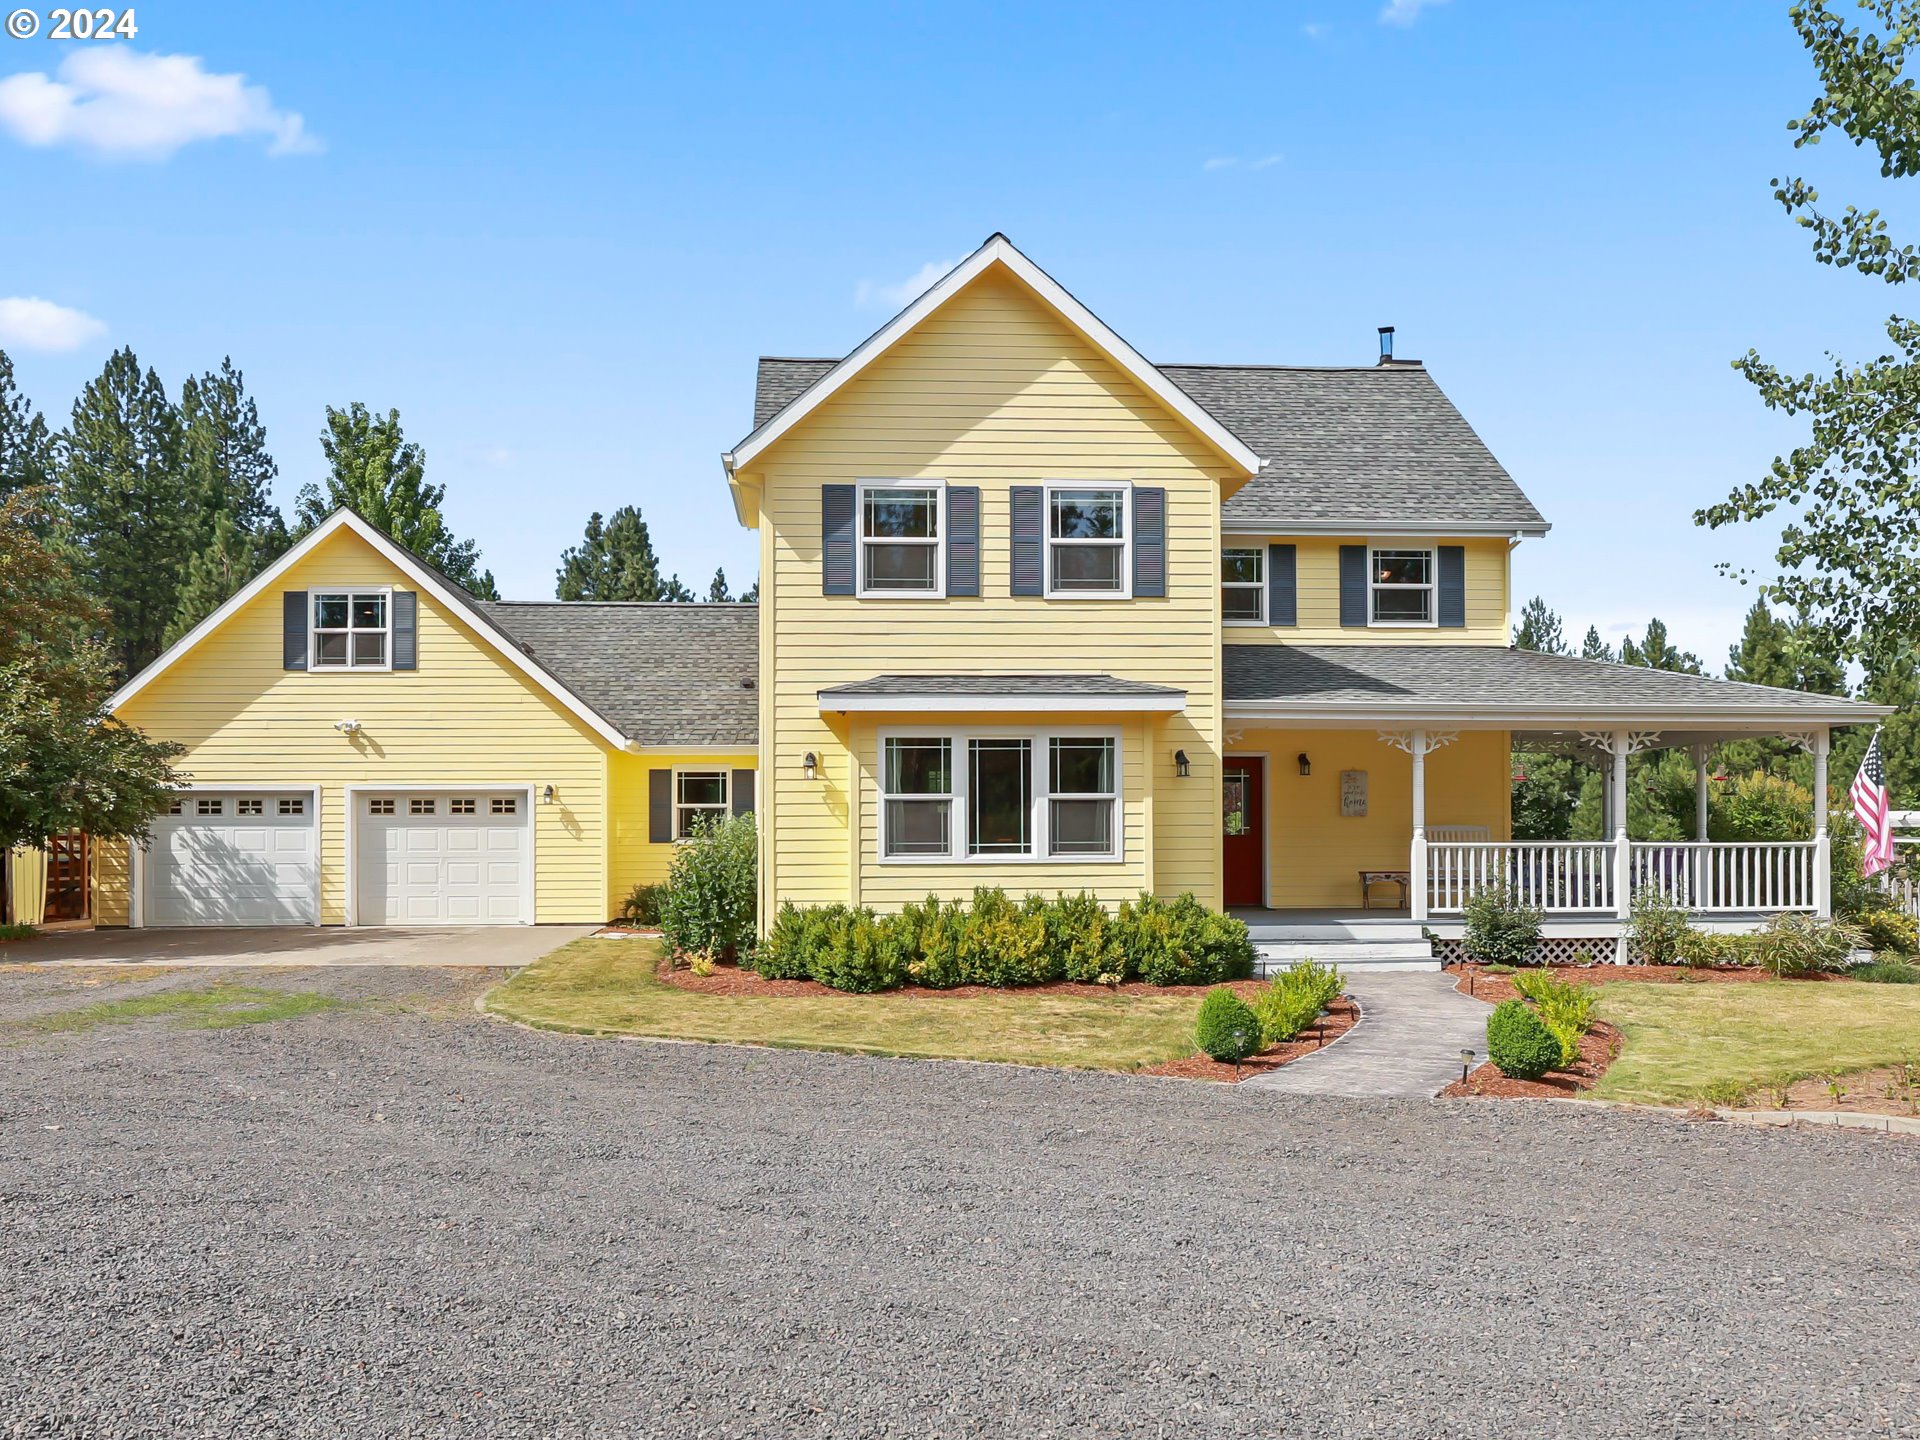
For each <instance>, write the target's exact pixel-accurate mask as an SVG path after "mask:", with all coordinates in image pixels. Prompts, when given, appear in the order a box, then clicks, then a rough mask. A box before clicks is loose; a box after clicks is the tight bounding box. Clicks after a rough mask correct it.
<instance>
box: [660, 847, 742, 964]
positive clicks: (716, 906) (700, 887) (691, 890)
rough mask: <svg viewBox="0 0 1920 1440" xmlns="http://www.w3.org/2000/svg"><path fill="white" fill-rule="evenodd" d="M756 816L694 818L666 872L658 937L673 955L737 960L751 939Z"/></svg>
mask: <svg viewBox="0 0 1920 1440" xmlns="http://www.w3.org/2000/svg"><path fill="white" fill-rule="evenodd" d="M754 851H755V839H754V829H753V817H752V816H751V815H734V816H729V817H726V818H724V819H719V820H707V819H700V820H696V821H694V825H693V833H692V835H691V836H690V837H689V838H688V839H687V840H685V841H684V842H682V843H681V845H680V847H679V848H678V850H677V851H676V852H675V854H674V857H673V868H672V869H671V870H670V871H668V872H667V893H666V895H665V897H664V898H663V899H662V900H661V903H660V941H661V944H662V945H663V946H664V947H665V949H666V952H667V953H668V954H669V955H693V954H696V953H700V952H705V953H706V954H708V955H711V956H713V957H715V958H716V959H722V960H733V959H737V958H738V957H739V956H740V955H742V954H743V953H745V952H746V951H747V949H748V948H749V947H750V946H751V945H752V943H753V930H754V905H755V897H754V892H755V875H754V866H755V856H754Z"/></svg>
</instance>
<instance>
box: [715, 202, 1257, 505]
mask: <svg viewBox="0 0 1920 1440" xmlns="http://www.w3.org/2000/svg"><path fill="white" fill-rule="evenodd" d="M992 265H1004V266H1006V268H1007V269H1008V270H1010V271H1011V272H1012V273H1013V274H1014V275H1016V276H1017V277H1019V279H1020V280H1022V281H1023V282H1025V284H1026V285H1027V286H1028V287H1029V288H1031V289H1032V290H1033V291H1034V292H1035V293H1036V294H1037V295H1039V296H1040V298H1041V299H1042V300H1044V301H1046V302H1047V304H1049V305H1051V306H1052V307H1053V308H1054V310H1055V311H1057V312H1058V313H1059V315H1060V316H1061V318H1062V319H1064V320H1065V321H1066V322H1067V323H1068V324H1069V325H1071V326H1073V328H1074V329H1076V330H1078V331H1080V332H1081V333H1082V334H1084V335H1085V336H1086V337H1087V338H1088V339H1089V340H1091V341H1092V342H1093V343H1094V344H1095V345H1096V346H1097V347H1099V348H1100V349H1101V350H1104V351H1105V352H1106V353H1107V354H1108V355H1109V356H1111V357H1112V358H1113V360H1114V361H1115V362H1116V363H1117V364H1118V365H1119V366H1120V368H1121V369H1123V370H1125V371H1126V372H1127V374H1128V375H1129V376H1130V377H1131V378H1132V379H1133V380H1134V381H1135V382H1136V383H1137V384H1138V385H1139V386H1140V387H1141V388H1142V389H1144V390H1145V391H1146V392H1147V393H1148V394H1150V395H1152V396H1153V397H1154V398H1155V399H1156V400H1158V401H1159V402H1160V403H1161V404H1162V405H1164V406H1165V407H1166V408H1167V409H1169V410H1171V411H1173V413H1174V414H1176V415H1178V416H1179V417H1180V418H1181V419H1182V420H1183V421H1185V422H1186V424H1187V426H1188V428H1190V429H1191V430H1192V431H1193V432H1194V433H1195V434H1197V435H1199V436H1200V437H1201V438H1202V439H1203V440H1205V441H1206V442H1207V443H1208V444H1209V445H1211V446H1212V447H1213V448H1214V449H1215V450H1217V451H1219V452H1220V453H1221V454H1222V455H1224V456H1225V457H1226V458H1227V459H1229V460H1231V461H1232V462H1233V463H1234V464H1236V465H1238V466H1239V467H1240V468H1241V469H1243V470H1245V471H1246V472H1247V474H1248V475H1249V476H1252V475H1254V474H1257V473H1258V472H1259V469H1260V467H1261V466H1262V465H1263V464H1265V463H1266V462H1265V461H1264V460H1263V459H1261V457H1260V456H1258V455H1256V454H1255V453H1254V452H1253V451H1252V450H1251V449H1249V448H1248V446H1247V444H1246V442H1245V441H1243V440H1241V439H1240V438H1239V437H1238V436H1237V435H1235V434H1234V433H1233V432H1232V431H1230V430H1228V429H1227V427H1226V426H1224V425H1222V424H1221V423H1220V422H1219V421H1218V420H1216V419H1215V418H1214V417H1213V416H1212V415H1210V414H1208V413H1207V411H1206V410H1205V409H1204V408H1202V407H1201V406H1200V404H1199V403H1198V402H1196V401H1195V400H1194V398H1193V397H1192V396H1191V395H1189V394H1187V392H1186V391H1184V390H1182V389H1181V388H1180V387H1179V386H1178V385H1176V384H1174V383H1173V381H1171V380H1169V379H1168V378H1167V377H1166V376H1165V375H1163V374H1161V373H1160V371H1159V370H1158V369H1157V368H1156V367H1155V366H1154V365H1152V364H1151V363H1150V362H1149V361H1148V360H1147V359H1146V357H1145V356H1143V355H1142V354H1141V353H1140V352H1139V351H1137V350H1135V349H1134V348H1133V347H1132V346H1131V345H1129V344H1128V343H1127V342H1126V341H1125V340H1122V339H1121V338H1120V337H1119V335H1117V334H1115V333H1114V332H1113V331H1112V330H1111V329H1109V328H1108V326H1107V324H1106V322H1105V321H1103V320H1102V319H1101V318H1100V317H1099V316H1098V315H1095V314H1094V313H1093V312H1092V311H1091V310H1089V309H1088V308H1087V307H1086V306H1085V305H1083V304H1081V303H1080V301H1078V300H1077V299H1075V298H1074V297H1073V296H1072V295H1071V294H1070V293H1069V292H1068V291H1067V290H1066V289H1065V287H1063V286H1062V285H1061V284H1060V283H1059V282H1058V281H1057V280H1055V279H1054V278H1053V277H1052V276H1051V275H1049V274H1047V272H1046V271H1044V270H1042V269H1041V268H1040V267H1039V266H1038V265H1036V264H1034V263H1033V261H1031V260H1029V259H1028V258H1027V257H1026V256H1025V255H1022V254H1021V253H1020V252H1019V251H1018V250H1017V249H1015V248H1014V245H1013V242H1012V241H1011V240H1009V239H1007V237H1006V236H1004V235H995V236H993V237H992V238H991V239H989V240H988V241H987V243H986V244H984V245H982V246H981V247H980V248H979V249H978V250H976V251H974V252H973V254H971V255H969V256H968V257H967V258H966V259H964V260H962V261H961V262H960V263H959V264H958V265H956V266H954V267H953V269H951V270H949V271H948V272H947V273H946V274H945V275H944V276H942V277H941V279H940V280H939V281H938V282H937V283H936V284H935V285H934V286H933V288H932V289H930V290H928V291H927V292H926V293H925V294H924V295H922V296H921V297H920V298H919V299H918V300H915V301H914V302H913V303H912V304H911V305H909V306H907V308H906V309H904V310H902V311H901V312H900V313H899V314H898V315H896V316H894V317H893V319H891V320H889V321H888V322H887V323H886V324H885V325H883V326H881V327H880V328H879V329H878V330H876V331H874V332H873V334H871V335H869V336H868V337H867V338H866V339H865V340H864V341H862V342H861V344H860V346H859V347H858V348H857V349H856V350H854V352H853V353H852V354H851V355H849V356H847V358H846V359H844V360H842V361H841V362H840V363H839V364H837V365H835V366H834V367H833V368H832V369H831V370H829V371H828V372H827V373H826V374H825V375H822V376H821V377H820V378H819V379H818V380H816V381H814V382H813V384H812V385H810V386H808V387H807V388H806V389H805V390H804V391H802V392H801V393H800V395H799V396H798V397H797V398H796V399H794V400H793V401H791V402H790V403H789V404H788V405H787V407H786V408H785V409H783V410H782V411H781V412H780V413H779V414H778V415H775V416H773V417H772V418H771V419H769V420H768V421H767V422H766V423H765V424H764V425H762V426H760V427H759V428H758V429H757V430H755V431H754V432H753V433H752V434H751V435H749V436H747V438H746V439H744V440H742V441H741V442H740V443H739V444H738V445H736V446H735V447H734V448H733V449H732V450H731V451H729V452H728V453H727V454H725V455H724V456H722V457H721V459H722V461H723V463H724V464H725V465H726V467H727V470H728V473H729V474H731V473H734V472H736V471H738V470H740V469H742V468H743V467H745V466H747V465H750V464H752V463H753V459H754V457H755V456H756V455H758V454H760V452H761V451H763V450H765V449H766V448H767V447H768V446H769V445H771V444H773V443H774V441H776V440H778V439H779V438H780V437H781V436H782V435H784V434H786V433H787V432H788V431H789V430H791V429H792V428H793V427H794V426H795V425H797V424H799V423H800V422H801V421H802V420H804V419H805V418H806V417H807V416H808V415H810V414H812V413H813V411H815V410H816V409H818V408H819V407H820V406H821V405H822V404H823V403H825V402H826V401H827V399H829V398H830V397H831V396H832V395H833V394H834V392H835V391H837V390H839V389H840V388H841V386H843V385H845V384H846V383H847V382H848V381H850V380H852V379H853V378H854V377H855V376H856V375H858V374H859V373H860V372H861V371H862V370H864V369H866V368H867V366H868V365H870V364H872V363H873V362H874V361H875V360H877V359H879V358H880V356H882V355H884V354H885V353H886V352H887V351H888V349H890V348H891V347H892V345H893V343H894V341H896V340H898V339H900V338H901V337H902V336H903V335H906V334H908V333H909V332H911V331H912V330H913V329H915V328H916V327H917V326H918V325H919V324H920V322H921V321H922V320H924V319H926V318H927V316H929V315H931V314H932V313H933V312H934V311H935V310H938V309H939V308H940V307H941V306H942V305H944V304H946V303H947V301H949V300H950V299H952V298H953V297H954V296H955V295H957V294H958V293H959V292H960V291H961V290H963V289H964V288H965V287H966V286H967V285H968V284H969V283H971V282H972V281H973V280H974V278H975V277H977V276H978V275H979V274H980V273H981V272H982V271H984V270H986V269H987V268H988V267H989V266H992Z"/></svg>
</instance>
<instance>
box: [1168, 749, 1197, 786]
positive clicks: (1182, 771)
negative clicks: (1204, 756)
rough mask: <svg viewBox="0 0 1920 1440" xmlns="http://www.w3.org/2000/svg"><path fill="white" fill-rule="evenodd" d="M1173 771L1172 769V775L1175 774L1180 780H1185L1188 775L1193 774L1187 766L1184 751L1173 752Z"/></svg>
mask: <svg viewBox="0 0 1920 1440" xmlns="http://www.w3.org/2000/svg"><path fill="white" fill-rule="evenodd" d="M1173 769H1174V773H1175V774H1177V775H1178V776H1179V777H1180V778H1181V779H1182V780H1184V779H1186V778H1187V776H1188V775H1190V774H1192V773H1193V772H1192V770H1191V769H1190V768H1189V767H1188V765H1187V752H1186V751H1184V750H1176V751H1174V752H1173Z"/></svg>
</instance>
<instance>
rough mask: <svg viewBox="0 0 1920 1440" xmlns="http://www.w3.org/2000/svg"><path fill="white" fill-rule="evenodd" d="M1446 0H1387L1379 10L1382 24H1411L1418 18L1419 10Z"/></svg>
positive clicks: (1442, 3) (1444, 2) (1443, 2)
mask: <svg viewBox="0 0 1920 1440" xmlns="http://www.w3.org/2000/svg"><path fill="white" fill-rule="evenodd" d="M1446 3H1447V0H1387V8H1386V9H1384V10H1382V11H1381V12H1380V23H1381V24H1382V25H1411V24H1413V22H1414V21H1416V20H1418V19H1419V18H1420V12H1421V11H1422V10H1425V9H1426V8H1427V7H1428V6H1429V5H1444V4H1446Z"/></svg>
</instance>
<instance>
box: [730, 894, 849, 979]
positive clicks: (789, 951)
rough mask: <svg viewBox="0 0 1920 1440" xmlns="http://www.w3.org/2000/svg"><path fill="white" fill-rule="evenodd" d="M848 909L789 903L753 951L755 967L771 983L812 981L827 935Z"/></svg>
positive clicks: (775, 917) (841, 906) (782, 908)
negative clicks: (805, 906)
mask: <svg viewBox="0 0 1920 1440" xmlns="http://www.w3.org/2000/svg"><path fill="white" fill-rule="evenodd" d="M846 908H847V907H846V906H844V905H810V906H808V907H807V908H806V909H804V910H802V909H801V908H800V907H799V906H797V905H795V904H794V903H793V902H792V901H791V900H789V901H787V902H786V903H785V904H784V905H782V906H781V907H780V913H779V914H778V915H775V916H774V917H773V924H772V925H771V926H769V927H768V929H767V938H766V939H764V940H762V941H761V942H760V944H759V946H758V948H756V949H755V951H754V952H753V968H754V969H755V970H757V971H759V972H760V973H761V974H762V975H763V976H765V977H766V978H767V979H769V980H810V979H812V978H813V959H814V956H816V955H818V954H819V953H820V952H821V951H822V950H823V949H825V948H826V943H827V938H826V937H827V932H828V930H829V928H830V927H831V926H832V925H833V924H834V922H835V921H836V920H837V919H838V917H839V916H841V915H842V914H844V913H846Z"/></svg>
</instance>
